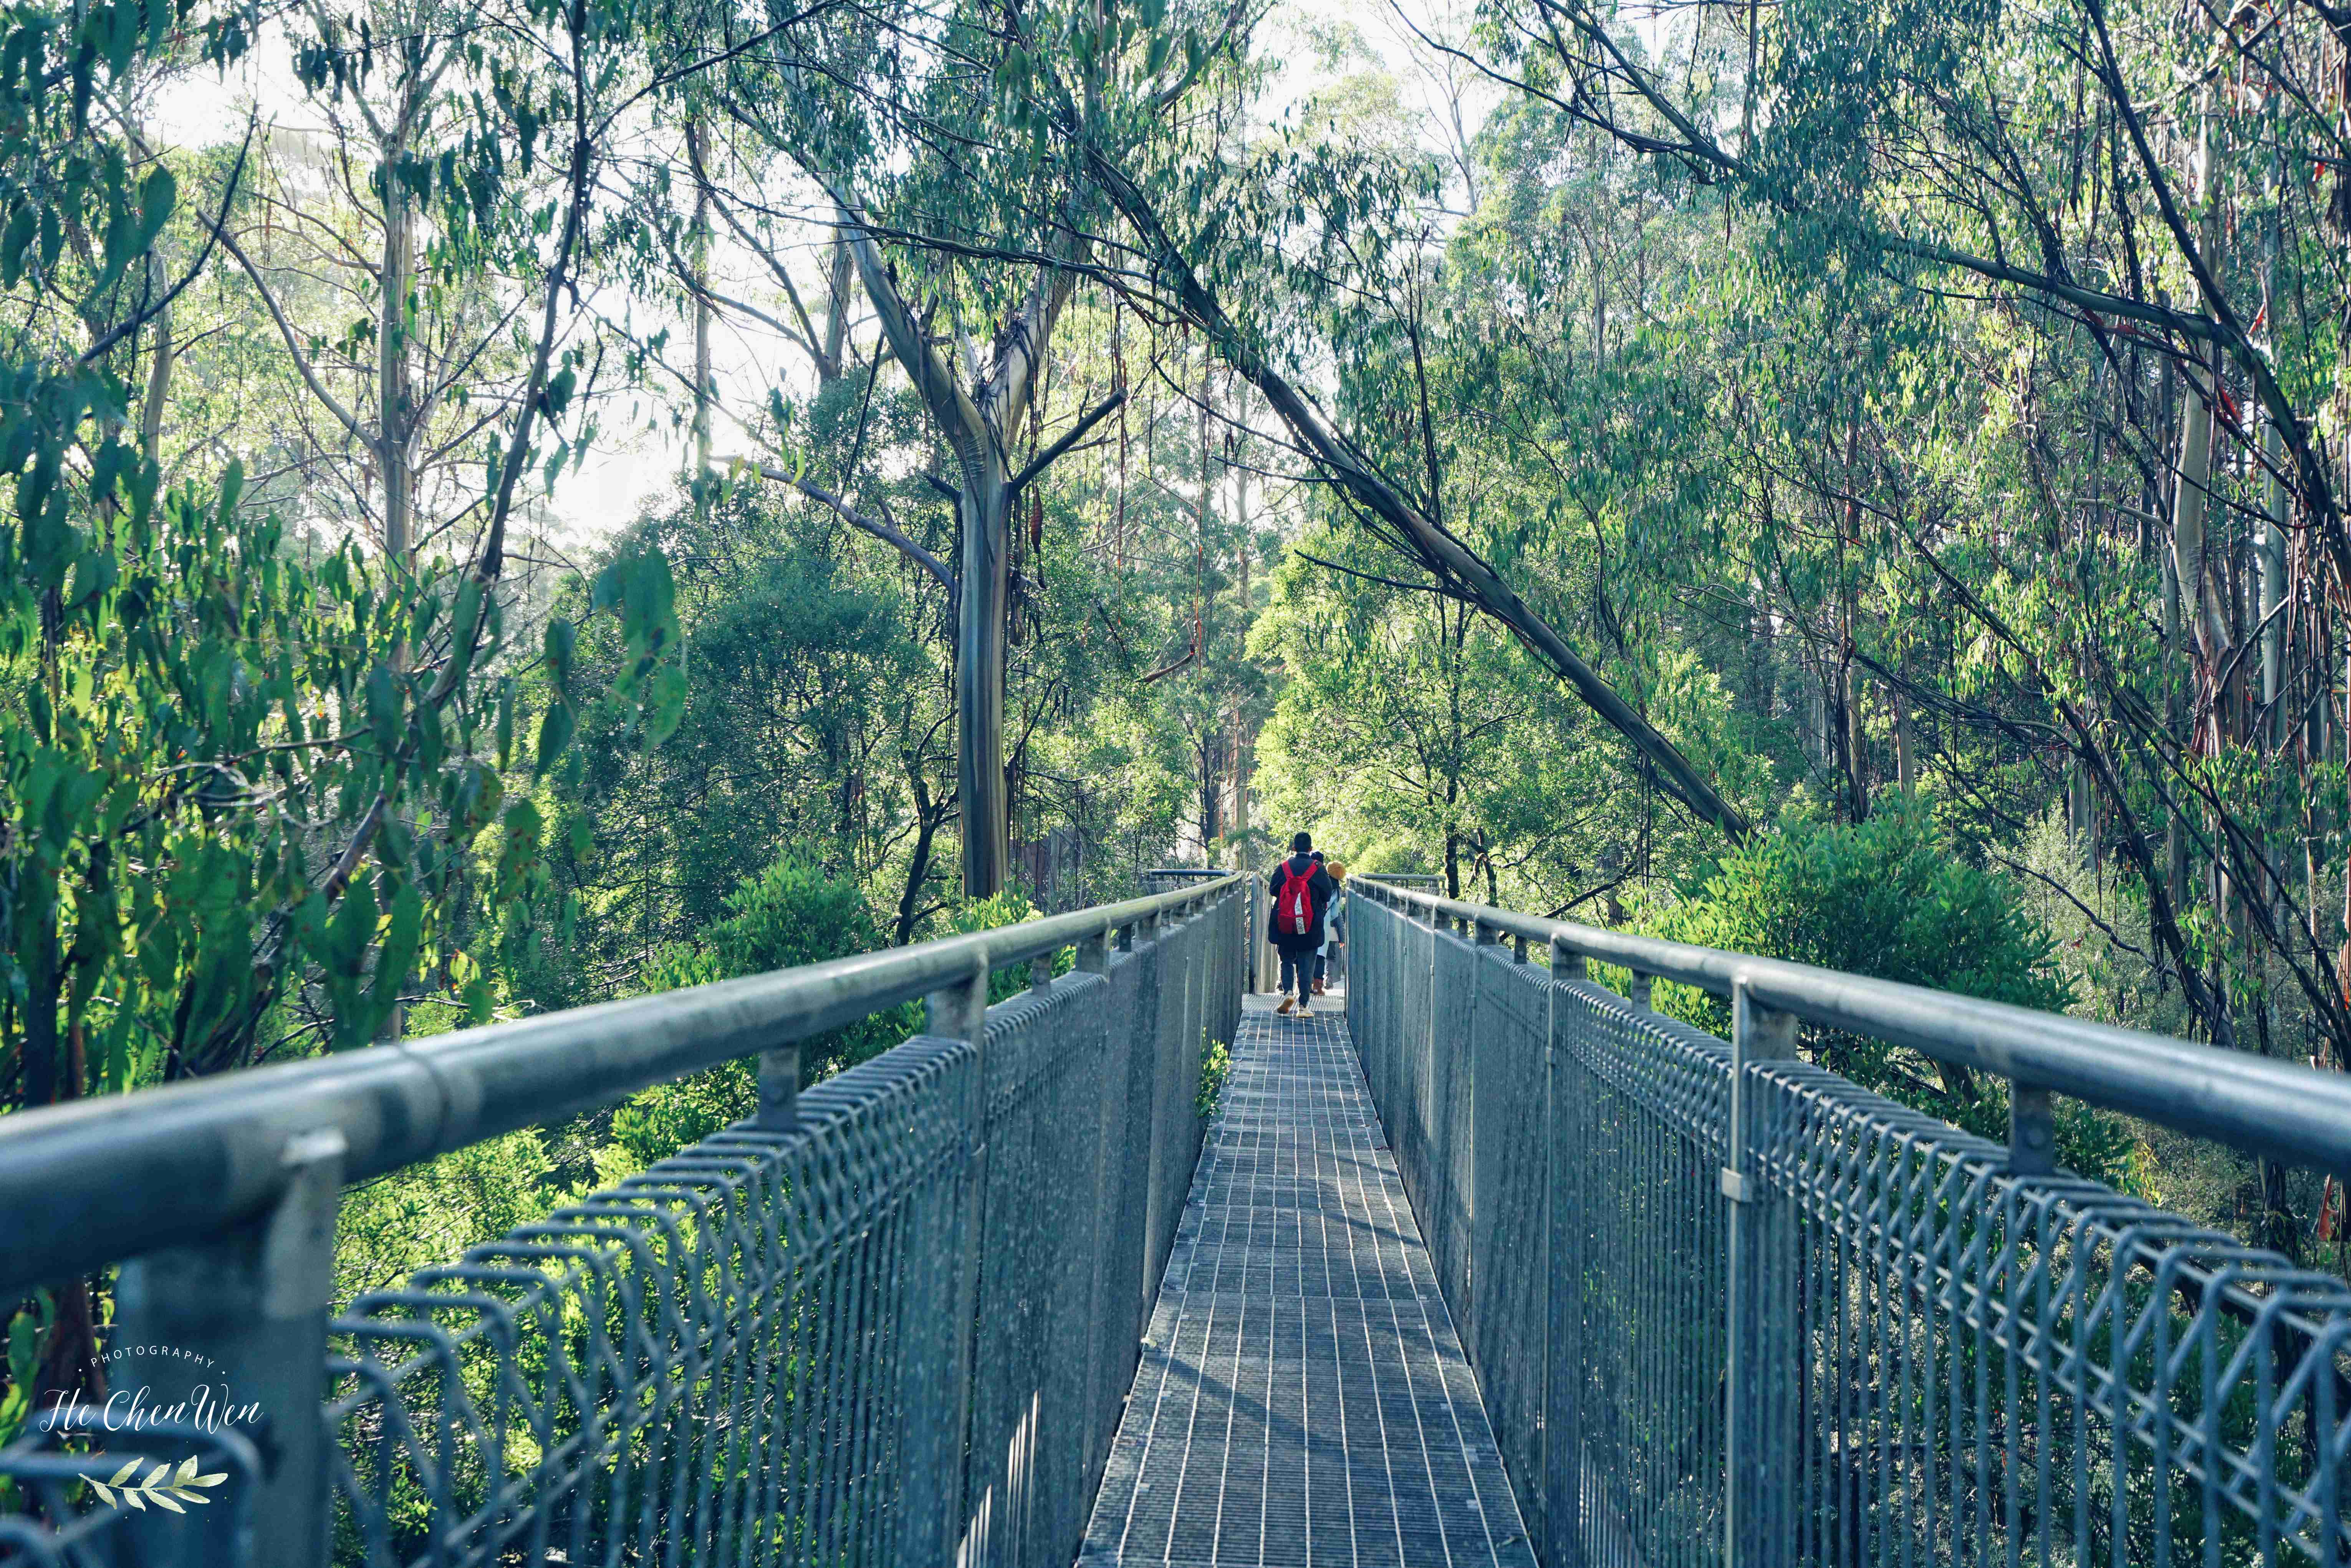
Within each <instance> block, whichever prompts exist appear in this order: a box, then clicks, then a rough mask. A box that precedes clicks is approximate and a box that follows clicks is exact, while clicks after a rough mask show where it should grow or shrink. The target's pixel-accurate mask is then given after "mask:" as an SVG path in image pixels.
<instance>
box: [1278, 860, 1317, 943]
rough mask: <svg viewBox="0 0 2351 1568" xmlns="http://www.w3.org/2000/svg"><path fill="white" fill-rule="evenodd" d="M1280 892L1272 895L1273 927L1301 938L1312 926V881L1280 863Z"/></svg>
mask: <svg viewBox="0 0 2351 1568" xmlns="http://www.w3.org/2000/svg"><path fill="white" fill-rule="evenodd" d="M1281 873H1282V879H1283V880H1282V883H1281V891H1280V893H1277V894H1274V895H1273V927H1274V929H1275V930H1277V931H1283V932H1287V933H1289V934H1290V936H1305V935H1306V933H1307V932H1308V931H1309V930H1310V929H1311V928H1312V926H1313V925H1314V879H1313V877H1312V876H1311V875H1308V876H1301V875H1299V874H1298V873H1296V872H1294V871H1292V870H1290V862H1288V861H1284V862H1281Z"/></svg>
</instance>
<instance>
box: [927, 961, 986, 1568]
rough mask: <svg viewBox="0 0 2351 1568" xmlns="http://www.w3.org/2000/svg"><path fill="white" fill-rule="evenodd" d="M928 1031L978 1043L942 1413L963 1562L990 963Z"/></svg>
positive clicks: (942, 1006) (931, 1017)
mask: <svg viewBox="0 0 2351 1568" xmlns="http://www.w3.org/2000/svg"><path fill="white" fill-rule="evenodd" d="M924 1011H925V1015H926V1018H925V1030H926V1032H928V1033H930V1034H933V1035H935V1036H938V1037H939V1038H941V1039H943V1040H967V1041H969V1042H970V1044H971V1050H972V1064H971V1088H970V1092H969V1093H968V1094H967V1097H966V1099H965V1101H964V1137H965V1140H966V1143H965V1146H966V1148H967V1149H968V1150H969V1154H968V1155H967V1158H966V1159H965V1162H964V1180H965V1182H966V1183H967V1184H968V1185H967V1186H966V1188H965V1191H964V1203H963V1245H962V1247H961V1248H960V1249H958V1252H957V1255H956V1316H955V1322H954V1323H953V1324H951V1325H950V1332H951V1333H954V1335H955V1338H956V1348H955V1350H954V1352H953V1354H951V1355H950V1357H949V1366H948V1373H947V1395H948V1397H949V1398H950V1399H951V1400H952V1401H953V1402H954V1405H953V1408H952V1409H951V1410H948V1411H942V1412H941V1415H943V1416H946V1419H947V1420H948V1421H949V1422H951V1423H952V1425H951V1426H950V1427H948V1430H950V1431H954V1432H960V1433H961V1434H962V1435H963V1438H962V1441H961V1443H960V1444H959V1445H958V1447H959V1448H960V1450H961V1459H960V1462H959V1463H958V1465H957V1467H956V1477H957V1479H956V1489H955V1494H954V1497H953V1500H952V1503H951V1506H950V1507H948V1508H946V1509H942V1510H941V1511H940V1512H941V1515H942V1516H943V1518H944V1520H945V1521H946V1527H947V1539H946V1540H945V1541H943V1542H940V1543H939V1546H938V1548H937V1555H936V1558H935V1560H936V1561H938V1562H942V1563H948V1562H953V1561H955V1560H956V1552H957V1550H958V1548H959V1547H960V1545H961V1541H962V1535H963V1531H964V1529H965V1526H966V1524H967V1521H969V1519H970V1517H971V1458H972V1455H971V1423H972V1381H973V1373H974V1371H975V1370H976V1369H977V1365H978V1358H979V1257H980V1252H981V1249H983V1248H984V1247H985V1246H986V1245H987V961H986V960H985V959H981V960H977V961H976V962H974V964H973V965H972V969H971V973H970V974H969V975H968V976H967V977H965V978H964V979H963V980H962V981H960V982H959V983H957V984H956V985H953V986H949V987H947V988H945V989H942V990H936V991H933V992H932V993H931V994H930V995H929V996H928V997H926V998H924Z"/></svg>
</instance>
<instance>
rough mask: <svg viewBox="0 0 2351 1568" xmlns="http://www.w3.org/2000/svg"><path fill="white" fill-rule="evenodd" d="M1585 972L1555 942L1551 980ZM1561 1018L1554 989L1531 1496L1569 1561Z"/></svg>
mask: <svg viewBox="0 0 2351 1568" xmlns="http://www.w3.org/2000/svg"><path fill="white" fill-rule="evenodd" d="M1587 972H1588V967H1587V966H1586V965H1585V963H1584V959H1583V954H1581V953H1579V952H1577V951H1576V950H1575V949H1574V948H1573V947H1570V946H1567V945H1566V944H1565V943H1563V942H1553V943H1552V945H1551V977H1552V979H1554V980H1561V981H1568V980H1581V979H1583V978H1584V977H1585V975H1586V974H1587ZM1570 1016H1572V1015H1570ZM1563 1021H1564V1019H1563V1018H1562V1009H1561V1000H1560V996H1559V992H1558V989H1557V988H1555V987H1554V988H1552V993H1551V999H1550V1005H1549V1007H1548V1009H1546V1011H1545V1015H1544V1018H1543V1091H1542V1092H1543V1103H1542V1146H1543V1157H1542V1173H1543V1174H1542V1183H1543V1202H1542V1241H1541V1248H1542V1315H1543V1322H1542V1387H1541V1399H1542V1403H1541V1405H1539V1406H1536V1408H1537V1409H1539V1410H1541V1412H1542V1419H1541V1422H1540V1423H1539V1424H1538V1426H1539V1430H1538V1433H1537V1436H1536V1442H1537V1444H1538V1445H1539V1446H1538V1448H1536V1450H1535V1453H1536V1459H1535V1465H1536V1469H1535V1477H1534V1485H1533V1486H1532V1488H1531V1489H1530V1490H1531V1493H1532V1495H1533V1496H1534V1497H1536V1498H1537V1499H1539V1500H1540V1503H1539V1509H1540V1511H1541V1530H1542V1536H1543V1539H1542V1541H1541V1546H1542V1548H1543V1550H1544V1552H1545V1554H1546V1555H1547V1556H1548V1557H1550V1558H1551V1560H1552V1561H1554V1562H1573V1561H1575V1560H1576V1559H1575V1557H1574V1556H1573V1555H1571V1554H1570V1553H1569V1552H1564V1551H1562V1549H1561V1546H1560V1532H1561V1531H1562V1528H1564V1529H1566V1530H1571V1531H1573V1530H1576V1529H1577V1528H1578V1523H1577V1521H1576V1520H1574V1519H1570V1520H1567V1521H1564V1524H1562V1521H1560V1520H1559V1519H1557V1518H1556V1517H1554V1516H1553V1513H1552V1502H1553V1500H1554V1489H1553V1486H1552V1476H1553V1475H1554V1474H1555V1473H1556V1471H1555V1470H1554V1468H1553V1467H1554V1466H1555V1465H1556V1463H1557V1461H1556V1460H1555V1459H1554V1458H1552V1439H1553V1438H1554V1437H1557V1436H1558V1435H1559V1428H1560V1427H1561V1426H1562V1423H1561V1422H1560V1421H1559V1419H1558V1418H1559V1416H1561V1415H1562V1411H1561V1410H1560V1408H1559V1406H1558V1404H1556V1403H1554V1401H1556V1400H1557V1399H1558V1398H1559V1396H1560V1395H1561V1394H1562V1392H1564V1393H1565V1394H1566V1396H1567V1398H1568V1399H1569V1400H1570V1401H1573V1399H1574V1398H1575V1388H1576V1382H1577V1375H1578V1373H1579V1372H1580V1371H1581V1368H1580V1367H1576V1368H1571V1369H1569V1371H1568V1373H1567V1375H1566V1376H1565V1377H1564V1378H1554V1376H1553V1375H1552V1374H1553V1372H1554V1370H1555V1364H1556V1363H1557V1361H1558V1358H1559V1354H1560V1352H1561V1349H1562V1346H1561V1344H1560V1332H1559V1331H1560V1321H1559V1318H1560V1307H1561V1302H1560V1299H1559V1293H1560V1285H1559V1274H1560V1269H1561V1264H1562V1260H1561V1258H1560V1256H1559V1249H1558V1247H1557V1246H1556V1245H1555V1242H1556V1239H1557V1238H1558V1235H1559V1231H1560V1226H1561V1223H1562V1219H1563V1218H1572V1214H1571V1215H1562V1212H1561V1211H1562V1207H1565V1206H1563V1205H1562V1202H1561V1197H1560V1190H1559V1189H1560V1174H1561V1173H1560V1148H1559V1138H1560V1126H1559V1035H1560V1029H1561V1026H1562V1022H1563ZM1571 1301H1573V1297H1571ZM1577 1339H1578V1340H1580V1339H1581V1336H1580V1335H1579V1336H1577ZM1571 1343H1573V1342H1571ZM1564 1414H1566V1416H1567V1417H1568V1419H1567V1420H1566V1422H1565V1423H1564V1427H1565V1442H1566V1443H1567V1444H1568V1445H1570V1447H1569V1448H1568V1452H1569V1453H1571V1454H1576V1455H1577V1456H1578V1463H1577V1472H1578V1476H1579V1479H1580V1478H1581V1474H1582V1469H1583V1466H1582V1463H1581V1449H1582V1446H1583V1412H1582V1410H1581V1409H1578V1408H1574V1407H1573V1406H1571V1408H1570V1409H1569V1410H1568V1411H1567V1412H1565V1413H1564ZM1580 1544H1581V1543H1580V1542H1579V1546H1580Z"/></svg>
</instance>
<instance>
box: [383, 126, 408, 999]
mask: <svg viewBox="0 0 2351 1568" xmlns="http://www.w3.org/2000/svg"><path fill="white" fill-rule="evenodd" d="M403 152H405V147H404V146H403V145H402V144H398V143H395V144H394V145H392V146H390V147H387V148H385V149H384V158H383V165H382V167H383V175H384V179H383V273H382V284H383V297H382V298H381V301H380V302H379V314H378V317H377V320H376V339H375V344H376V425H375V432H376V460H377V465H378V467H379V468H380V469H381V472H382V476H383V553H384V559H386V560H387V561H389V562H390V563H391V566H392V572H393V574H394V576H395V578H396V579H397V578H405V577H406V576H407V575H408V572H409V567H410V559H409V558H410V556H411V554H412V553H413V550H414V549H415V538H416V472H415V445H414V443H413V440H412V439H411V430H410V426H411V424H412V423H413V409H412V407H411V405H412V403H413V402H414V395H415V394H414V392H413V389H412V386H411V381H410V367H409V358H408V297H409V295H410V293H411V292H412V291H413V289H414V287H415V279H416V215H415V213H414V211H413V209H412V208H411V206H410V205H409V198H408V193H407V191H406V189H405V188H404V187H403V186H402V184H401V183H400V176H399V172H398V165H399V162H400V161H401V155H402V153H403ZM407 654H408V645H407V643H405V642H404V641H403V642H400V643H395V644H394V645H393V647H392V653H391V664H392V668H393V669H395V670H402V669H405V668H406V667H407V664H408V657H407ZM405 979H406V977H405V976H401V975H388V976H384V977H381V981H380V983H381V985H382V986H383V988H384V990H385V991H386V992H387V993H388V994H389V995H390V996H391V997H392V1006H391V1008H390V1009H388V1010H387V1011H386V1012H385V1014H384V1016H383V1020H382V1022H381V1024H379V1025H378V1027H377V1029H376V1038H377V1039H378V1040H398V1039H400V1038H401V1036H402V1034H404V1033H406V1032H407V1028H408V1017H407V1013H408V1009H406V1007H405V1006H403V1005H402V1002H401V1001H400V999H399V998H400V988H401V986H402V982H403V981H404V980H405Z"/></svg>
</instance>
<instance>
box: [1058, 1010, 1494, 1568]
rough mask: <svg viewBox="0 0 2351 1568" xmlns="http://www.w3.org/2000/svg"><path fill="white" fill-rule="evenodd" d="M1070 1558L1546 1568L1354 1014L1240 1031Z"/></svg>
mask: <svg viewBox="0 0 2351 1568" xmlns="http://www.w3.org/2000/svg"><path fill="white" fill-rule="evenodd" d="M1252 999H1254V998H1252ZM1324 1005H1325V1006H1330V1005H1332V1004H1331V1003H1330V1001H1328V1000H1327V999H1326V1001H1325V1003H1324ZM1078 1562H1079V1564H1080V1568H1113V1564H1115V1565H1120V1568H1139V1565H1141V1564H1145V1563H1156V1564H1164V1565H1169V1568H1211V1565H1214V1568H1245V1565H1251V1564H1261V1565H1266V1568H1293V1565H1294V1568H1324V1565H1331V1568H1355V1565H1357V1564H1364V1565H1370V1564H1388V1565H1393V1568H1440V1565H1451V1568H1468V1565H1470V1564H1491V1565H1497V1568H1499V1565H1505V1564H1507V1565H1509V1568H1534V1562H1535V1559H1534V1554H1533V1552H1532V1551H1531V1548H1530V1546H1529V1545H1528V1542H1527V1538H1526V1531H1525V1530H1524V1528H1523V1527H1522V1526H1521V1525H1520V1520H1519V1510H1518V1504H1517V1502H1516V1501H1515V1500H1513V1498H1512V1497H1511V1495H1510V1482H1509V1480H1508V1479H1506V1478H1505V1477H1504V1475H1503V1473H1502V1465H1501V1457H1500V1455H1499V1452H1498V1451H1497V1449H1496V1448H1495V1446H1494V1436H1493V1432H1492V1430H1491V1428H1489V1427H1488V1425H1487V1423H1486V1411H1485V1406H1483V1405H1482V1404H1481V1403H1479V1393H1478V1384H1477V1379H1476V1377H1475V1375H1473V1374H1472V1373H1471V1371H1470V1367H1469V1362H1468V1357H1466V1356H1465V1355H1463V1354H1462V1352H1461V1342H1460V1340H1459V1338H1458V1336H1457V1335H1456V1334H1455V1333H1454V1330H1453V1322H1452V1320H1451V1318H1449V1317H1448V1316H1447V1313H1446V1310H1445V1302H1444V1301H1443V1299H1442V1298H1441V1297H1440V1296H1439V1295H1438V1294H1437V1278H1436V1275H1435V1274H1434V1273H1433V1272H1432V1271H1431V1270H1430V1267H1429V1260H1428V1249H1427V1248H1426V1246H1425V1245H1424V1244H1423V1243H1422V1241H1421V1238H1420V1228H1419V1226H1418V1225H1417V1224H1416V1223H1415V1221H1414V1218H1413V1213H1412V1207H1411V1206H1410V1205H1409V1204H1408V1203H1407V1202H1406V1201H1405V1195H1404V1186H1403V1184H1402V1183H1401V1182H1400V1181H1399V1180H1398V1179H1397V1176H1396V1166H1395V1156H1394V1155H1392V1154H1390V1153H1389V1151H1388V1147H1387V1140H1386V1137H1385V1135H1384V1134H1383V1133H1382V1131H1381V1128H1380V1123H1379V1118H1378V1116H1377V1115H1376V1113H1374V1111H1373V1109H1372V1103H1371V1096H1370V1094H1369V1093H1368V1092H1366V1090H1365V1089H1364V1079H1363V1073H1362V1070H1361V1069H1360V1068H1359V1067H1358V1066H1357V1064H1356V1061H1355V1051H1354V1047H1353V1044H1352V1043H1351V1042H1350V1041H1349V1040H1348V1037H1347V1023H1346V1019H1345V1016H1344V1015H1343V1014H1342V1013H1340V1012H1337V1011H1331V1012H1317V1013H1315V1014H1313V1015H1312V1016H1311V1017H1310V1018H1302V1019H1301V1018H1291V1019H1285V1018H1280V1017H1276V1016H1275V1015H1273V1014H1272V1013H1270V1012H1259V1011H1251V1012H1249V1013H1246V1014H1244V1015H1243V1017H1242V1019H1241V1027H1240V1039H1239V1040H1238V1041H1236V1042H1235V1045H1234V1050H1233V1070H1232V1076H1231V1078H1230V1080H1229V1081H1228V1082H1227V1084H1226V1086H1225V1100H1224V1109H1223V1113H1222V1114H1221V1115H1220V1116H1219V1117H1218V1118H1217V1123H1216V1124H1215V1125H1214V1126H1213V1127H1212V1128H1211V1129H1210V1131H1209V1134H1208V1139H1207V1146H1206V1147H1205V1148H1204V1149H1203V1150H1202V1151H1201V1155H1200V1166H1199V1170H1198V1172H1197V1174H1196V1175H1195V1176H1194V1177H1193V1180H1192V1196H1191V1199H1190V1201H1189V1203H1188V1204H1187V1206H1186V1208H1185V1210H1184V1219H1183V1223H1182V1225H1181V1227H1180V1228H1178V1230H1177V1232H1176V1236H1175V1247H1174V1249H1173V1251H1172V1252H1171V1253H1170V1254H1169V1256H1168V1260H1167V1273H1166V1278H1165V1281H1163V1282H1162V1283H1161V1285H1160V1290H1159V1301H1158V1305H1157V1307H1156V1308H1155V1310H1154V1312H1153V1313H1152V1318H1151V1328H1150V1332H1149V1335H1148V1337H1147V1338H1146V1339H1145V1340H1144V1351H1143V1363H1142V1365H1141V1366H1140V1367H1139V1368H1138V1369H1137V1371H1136V1373H1135V1376H1134V1392H1133V1393H1131V1394H1130V1395H1129V1396H1127V1405H1126V1415H1125V1418H1124V1420H1123V1422H1122V1423H1121V1425H1120V1427H1119V1431H1118V1436H1117V1438H1116V1440H1115V1442H1114V1443H1113V1447H1112V1449H1111V1454H1110V1462H1109V1466H1108V1469H1106V1470H1105V1472H1104V1474H1103V1476H1102V1490H1101V1492H1100V1494H1099V1495H1098V1496H1097V1498H1096V1499H1095V1502H1094V1514H1093V1521H1092V1526H1091V1527H1090V1528H1089V1529H1088V1531H1087V1532H1086V1542H1085V1549H1084V1551H1083V1552H1082V1553H1081V1555H1080V1557H1079V1559H1078Z"/></svg>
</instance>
